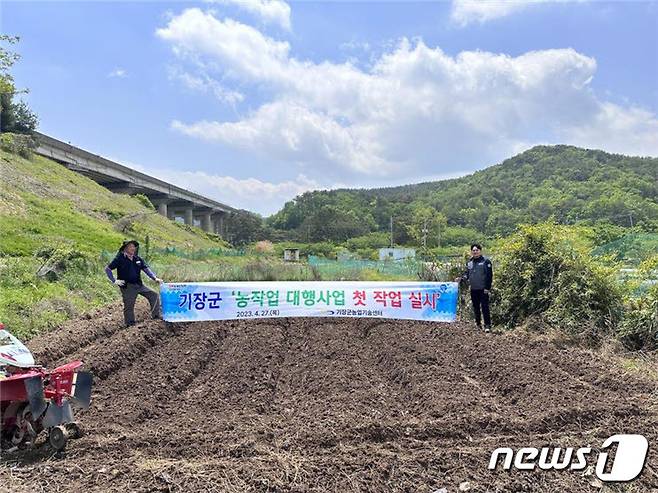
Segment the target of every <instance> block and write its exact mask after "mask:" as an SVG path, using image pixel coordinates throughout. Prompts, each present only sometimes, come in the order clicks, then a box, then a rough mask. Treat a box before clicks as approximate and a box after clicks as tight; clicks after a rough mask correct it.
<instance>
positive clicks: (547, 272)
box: [493, 224, 623, 342]
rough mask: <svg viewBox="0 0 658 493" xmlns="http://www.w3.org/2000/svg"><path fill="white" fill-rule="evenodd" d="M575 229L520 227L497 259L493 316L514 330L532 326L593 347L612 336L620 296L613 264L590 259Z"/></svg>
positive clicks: (594, 258) (619, 305) (581, 238)
mask: <svg viewBox="0 0 658 493" xmlns="http://www.w3.org/2000/svg"><path fill="white" fill-rule="evenodd" d="M581 233H582V232H580V231H579V229H577V228H573V227H571V228H570V227H568V226H557V225H554V224H538V225H534V226H522V227H521V228H520V229H519V232H518V233H516V234H515V235H513V236H512V237H511V238H509V240H508V241H507V242H506V244H505V245H504V246H503V247H502V249H501V251H500V253H499V255H497V257H496V262H495V265H494V268H495V274H494V275H495V281H494V288H495V290H494V300H493V301H494V303H493V315H494V320H495V321H496V323H498V324H501V325H504V326H507V327H513V326H516V325H520V324H523V323H524V322H530V321H533V322H534V323H538V324H539V325H542V324H545V325H547V326H549V327H553V328H557V329H559V330H561V331H563V332H564V333H566V334H568V335H570V336H575V337H579V338H583V339H585V340H587V341H588V342H596V341H597V340H599V339H600V337H602V336H604V335H606V334H611V333H612V332H613V330H614V329H615V328H616V327H617V324H618V322H619V320H620V318H621V313H622V300H623V291H622V288H621V285H620V284H619V283H618V282H617V281H616V278H615V276H616V272H617V268H616V266H615V265H614V264H613V263H612V262H606V261H604V260H603V259H601V258H596V257H593V256H592V255H591V253H590V247H591V245H589V244H588V243H587V242H586V241H585V240H583V235H582V234H581Z"/></svg>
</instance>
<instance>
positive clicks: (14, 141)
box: [0, 133, 37, 159]
mask: <svg viewBox="0 0 658 493" xmlns="http://www.w3.org/2000/svg"><path fill="white" fill-rule="evenodd" d="M0 148H1V149H2V150H4V151H7V152H11V153H12V154H18V155H19V156H21V157H23V158H25V159H30V158H31V157H32V155H33V154H32V151H34V149H36V148H37V141H36V140H35V138H34V137H32V136H31V135H29V134H13V133H2V134H0Z"/></svg>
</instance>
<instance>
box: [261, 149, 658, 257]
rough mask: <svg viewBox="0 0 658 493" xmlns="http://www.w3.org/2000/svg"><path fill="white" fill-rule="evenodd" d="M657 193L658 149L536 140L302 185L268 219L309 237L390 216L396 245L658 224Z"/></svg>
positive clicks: (351, 232) (350, 233)
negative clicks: (441, 173) (459, 164)
mask: <svg viewBox="0 0 658 493" xmlns="http://www.w3.org/2000/svg"><path fill="white" fill-rule="evenodd" d="M657 199H658V159H657V158H642V157H631V156H623V155H619V154H609V153H607V152H603V151H597V150H589V149H581V148H577V147H572V146H565V145H557V146H537V147H533V148H532V149H530V150H528V151H525V152H523V153H521V154H519V155H517V156H514V157H512V158H510V159H507V160H505V161H504V162H502V163H500V164H497V165H495V166H491V167H489V168H486V169H484V170H482V171H478V172H476V173H473V174H471V175H468V176H464V177H461V178H457V179H452V180H444V181H436V182H428V183H419V184H414V185H405V186H399V187H392V188H378V189H370V190H365V189H359V190H350V189H342V190H332V191H316V192H308V193H305V194H303V195H301V196H298V197H296V198H295V199H294V200H292V201H290V202H288V203H286V204H285V206H284V207H283V209H282V210H281V211H279V212H277V213H276V214H274V215H273V216H271V217H270V218H268V220H267V222H268V225H269V226H271V227H273V228H275V229H278V230H283V231H286V232H287V233H288V234H289V235H290V236H292V237H295V235H296V238H297V239H303V240H307V239H308V240H311V241H321V240H331V241H344V240H345V239H347V238H350V237H354V236H360V235H366V234H371V233H373V232H386V231H389V228H390V221H391V217H393V231H394V236H395V242H396V243H400V244H404V243H419V242H421V241H422V239H423V237H425V241H427V244H428V246H430V245H431V244H434V245H436V243H437V242H439V241H441V239H443V241H442V244H450V243H453V244H463V243H464V242H468V241H470V240H468V238H471V239H472V238H474V237H479V238H481V237H489V238H491V237H499V236H504V235H507V234H509V233H511V232H513V231H514V230H515V228H516V226H517V225H518V224H520V223H537V222H542V221H547V220H554V221H555V222H558V223H561V224H583V225H593V226H597V227H601V229H602V230H606V231H607V232H608V234H610V235H612V236H613V237H616V236H619V235H620V234H623V231H624V230H625V229H627V228H631V227H633V228H634V229H635V230H640V231H656V230H658V203H657ZM423 230H425V231H423ZM603 239H605V238H603ZM611 239H612V238H611Z"/></svg>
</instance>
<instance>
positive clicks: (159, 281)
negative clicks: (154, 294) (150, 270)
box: [155, 277, 164, 284]
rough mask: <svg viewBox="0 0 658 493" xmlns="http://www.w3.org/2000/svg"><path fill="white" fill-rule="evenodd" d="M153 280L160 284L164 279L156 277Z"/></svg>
mask: <svg viewBox="0 0 658 493" xmlns="http://www.w3.org/2000/svg"><path fill="white" fill-rule="evenodd" d="M155 282H157V283H158V284H162V283H163V282H164V281H163V280H162V279H160V278H159V277H156V278H155Z"/></svg>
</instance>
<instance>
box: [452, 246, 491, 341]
mask: <svg viewBox="0 0 658 493" xmlns="http://www.w3.org/2000/svg"><path fill="white" fill-rule="evenodd" d="M462 279H463V280H466V281H468V283H469V284H470V287H471V302H472V303H473V312H474V313H475V323H476V325H477V328H478V329H482V317H484V331H485V332H490V331H491V316H490V314H489V293H490V291H491V284H492V283H493V268H492V267H491V260H489V259H488V258H487V257H485V256H484V255H482V246H481V245H480V244H478V243H474V244H472V245H471V258H470V260H469V261H468V263H467V264H466V272H464V274H463V275H462V276H461V277H458V278H457V279H455V281H456V282H460V281H461V280H462Z"/></svg>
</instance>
